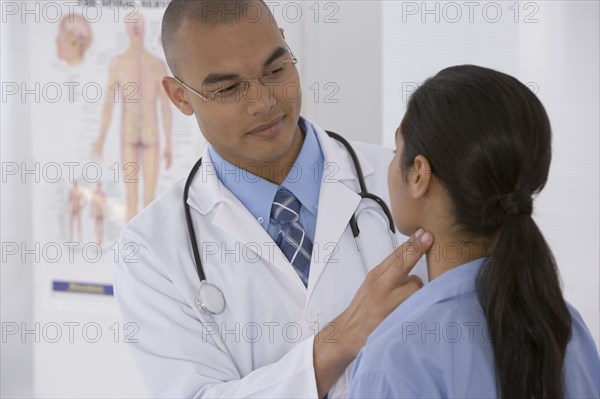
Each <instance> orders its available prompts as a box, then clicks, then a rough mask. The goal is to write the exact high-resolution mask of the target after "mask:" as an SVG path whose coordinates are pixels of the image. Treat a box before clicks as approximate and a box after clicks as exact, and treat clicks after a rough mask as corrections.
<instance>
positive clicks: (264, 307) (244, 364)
mask: <svg viewBox="0 0 600 399" xmlns="http://www.w3.org/2000/svg"><path fill="white" fill-rule="evenodd" d="M313 126H314V124H313ZM314 127H315V131H316V133H317V137H318V140H319V142H320V145H321V148H322V151H323V155H324V158H325V170H324V174H323V181H322V183H321V190H320V197H319V205H318V209H319V210H318V215H317V225H316V234H315V239H314V244H313V258H312V262H311V267H310V276H309V283H308V289H307V288H305V287H304V285H303V284H302V282H301V280H300V278H299V277H298V275H297V274H296V272H295V271H294V270H293V268H292V267H291V265H290V263H289V262H288V261H287V260H286V258H285V256H284V255H283V253H282V252H281V251H280V250H279V248H278V247H277V245H276V244H275V243H274V242H273V240H272V239H271V237H270V236H269V234H268V233H267V231H265V230H264V229H263V227H262V226H261V225H260V224H259V223H258V222H257V221H256V220H255V219H254V217H253V216H252V214H251V213H250V212H249V211H248V210H247V209H246V208H245V207H244V206H243V205H242V204H241V202H240V201H239V200H238V199H237V198H236V197H235V196H234V195H233V194H232V193H231V192H230V191H229V190H228V189H227V188H225V186H223V184H221V182H220V181H219V179H218V178H217V176H216V174H215V173H214V169H213V167H212V164H211V163H210V156H209V155H208V152H207V151H205V152H204V156H203V166H202V168H201V169H200V170H199V171H198V173H197V175H196V178H195V180H194V182H193V183H192V186H191V187H190V192H189V199H188V204H189V205H190V207H191V215H192V219H193V223H194V227H195V231H196V238H197V240H198V243H199V247H200V252H201V254H202V255H201V258H202V261H203V264H204V270H205V273H206V276H207V280H208V282H210V283H212V284H215V285H217V286H218V287H219V288H220V289H221V290H222V291H223V294H224V296H225V299H226V301H227V306H226V309H225V311H224V312H223V313H222V314H220V315H217V316H212V317H211V316H207V315H204V314H201V313H200V312H199V311H198V309H197V308H196V306H195V304H194V300H195V298H196V295H197V294H198V288H199V286H200V284H199V279H198V275H197V272H196V267H195V266H194V262H193V256H192V248H191V244H190V240H189V237H188V230H187V227H186V224H185V218H184V208H183V205H182V193H183V185H184V181H180V182H178V183H177V184H175V185H174V186H173V187H172V188H170V189H169V190H168V191H167V192H166V193H164V194H163V195H161V196H160V197H159V198H157V199H156V200H155V201H154V202H153V203H152V204H151V205H150V206H148V207H147V208H146V209H145V210H143V211H142V212H141V213H140V214H139V215H138V216H137V217H136V218H134V219H133V220H132V221H131V222H130V223H129V224H128V225H127V227H126V228H125V229H124V231H123V233H122V235H121V239H120V248H121V249H123V248H125V246H126V245H127V244H128V243H134V244H133V246H131V244H130V246H129V247H128V250H122V251H121V256H120V258H121V259H120V261H119V262H118V264H117V265H116V272H115V281H114V284H115V296H116V299H117V302H118V306H119V308H120V311H121V319H122V322H123V323H128V322H133V323H136V325H137V327H139V330H138V332H137V334H136V335H135V339H137V340H138V341H139V342H138V343H130V344H128V345H129V347H130V349H131V350H132V352H133V355H134V358H135V360H136V362H137V364H138V366H139V369H140V370H141V373H142V376H143V378H144V381H145V383H146V386H147V388H148V391H149V394H150V396H152V397H172V398H175V397H228V398H231V397H263V398H264V397H277V398H286V397H302V398H316V397H317V387H316V380H315V373H314V368H313V341H314V335H315V334H316V333H317V332H318V331H319V330H320V329H321V328H323V327H324V326H325V325H326V323H328V322H329V321H331V320H332V319H333V318H335V317H336V316H337V315H338V314H340V313H341V312H342V311H343V310H344V309H346V307H347V306H348V305H349V304H350V302H351V300H352V298H353V297H354V294H355V293H356V291H357V289H358V287H359V286H360V284H361V283H362V281H363V279H364V277H365V271H364V269H363V266H362V263H361V260H360V256H359V254H358V252H357V249H356V245H355V241H354V238H353V236H352V233H351V230H350V228H349V225H348V221H349V220H350V217H351V216H352V214H353V213H354V212H356V213H357V217H358V223H359V227H360V231H361V238H362V241H363V245H364V247H365V249H366V253H367V259H368V260H369V266H370V267H371V268H372V267H374V266H376V265H377V264H378V263H379V262H380V261H381V260H382V259H383V258H384V257H385V256H387V254H389V253H390V252H391V249H392V246H391V240H390V238H389V233H388V229H387V228H386V221H385V219H383V217H382V214H381V212H380V211H379V208H378V207H377V206H376V204H375V203H374V202H372V201H370V200H362V201H361V200H360V197H359V196H358V194H357V192H358V181H357V179H356V174H355V170H354V166H353V164H352V162H351V159H350V156H349V155H348V153H347V152H346V150H345V149H344V148H343V147H342V145H341V144H340V143H338V142H337V141H335V140H334V139H331V138H329V137H328V136H327V134H326V133H325V132H324V131H323V130H321V129H320V128H318V127H317V126H314ZM353 146H354V148H355V150H356V152H357V154H358V157H359V159H360V163H361V165H362V169H363V172H364V175H365V179H366V184H367V188H368V189H369V191H371V192H373V193H375V194H377V195H379V196H381V197H382V198H383V199H384V200H385V201H386V202H388V204H389V199H388V198H389V197H388V191H387V183H386V182H387V167H388V165H389V162H390V160H391V158H392V156H393V155H392V151H391V150H390V149H388V148H384V147H380V146H375V145H369V144H360V143H353ZM302 173H313V171H302ZM361 210H364V211H361ZM373 210H376V211H375V213H373ZM132 248H134V249H132ZM134 252H135V253H134ZM127 258H129V261H127ZM135 261H137V262H135ZM130 331H132V330H131V329H130ZM330 331H331V334H330V336H328V338H329V339H331V340H335V339H336V338H335V330H334V329H331V330H330ZM348 371H349V370H347V373H346V374H345V375H343V376H342V378H340V380H339V381H338V383H337V384H336V386H334V388H333V389H332V390H331V391H330V397H343V396H346V390H347V375H348Z"/></svg>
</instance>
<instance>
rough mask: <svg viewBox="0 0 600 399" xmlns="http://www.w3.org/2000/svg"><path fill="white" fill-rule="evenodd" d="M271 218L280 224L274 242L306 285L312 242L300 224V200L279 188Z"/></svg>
mask: <svg viewBox="0 0 600 399" xmlns="http://www.w3.org/2000/svg"><path fill="white" fill-rule="evenodd" d="M271 218H272V219H274V220H276V221H277V222H279V223H280V224H281V230H280V231H279V234H277V238H276V239H275V242H276V243H277V245H278V246H279V248H281V251H282V252H283V254H284V255H285V257H286V258H287V259H288V260H289V261H290V263H291V264H292V266H293V267H294V269H295V270H296V273H298V276H300V279H301V280H302V282H303V283H304V286H305V287H306V286H308V273H309V271H310V258H311V255H312V247H313V243H312V241H311V240H310V238H309V237H308V234H306V231H305V230H304V228H302V226H301V225H300V221H299V219H300V201H298V198H296V197H295V196H294V194H292V193H291V192H289V191H288V190H286V189H285V188H280V189H279V191H277V194H275V200H274V201H273V207H272V208H271Z"/></svg>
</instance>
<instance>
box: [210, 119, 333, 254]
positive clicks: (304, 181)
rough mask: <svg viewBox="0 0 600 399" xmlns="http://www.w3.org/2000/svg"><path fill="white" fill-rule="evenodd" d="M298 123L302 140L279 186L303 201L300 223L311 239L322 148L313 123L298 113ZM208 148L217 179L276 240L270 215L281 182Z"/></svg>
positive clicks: (276, 227)
mask: <svg viewBox="0 0 600 399" xmlns="http://www.w3.org/2000/svg"><path fill="white" fill-rule="evenodd" d="M298 125H299V126H300V130H302V132H303V133H304V143H303V144H302V148H301V150H300V153H299V154H298V158H297V159H296V161H295V162H294V165H293V166H292V167H291V168H290V172H289V173H288V175H287V177H286V178H285V180H284V181H283V183H282V184H281V186H282V187H285V188H286V189H288V190H289V191H290V192H291V193H292V194H294V196H296V198H298V200H299V201H300V203H301V204H302V206H301V208H300V224H301V225H302V227H303V228H304V230H305V231H306V234H308V236H309V237H310V239H311V241H313V242H314V239H315V230H316V226H317V205H318V203H319V192H320V190H321V179H322V177H323V163H324V161H323V151H321V146H320V144H319V140H318V138H317V135H316V133H315V131H314V127H313V126H312V125H311V124H310V123H309V122H308V121H307V120H306V119H304V118H302V117H300V119H299V121H298ZM208 151H209V154H210V158H211V160H212V162H213V164H214V166H215V171H216V174H217V177H218V178H219V180H220V181H221V182H222V183H223V185H224V186H225V187H227V189H228V190H229V191H231V192H232V193H233V195H235V196H236V197H237V198H238V199H239V200H240V201H241V202H242V204H244V206H245V207H246V208H247V209H248V210H249V211H250V213H251V214H252V215H253V216H254V218H255V219H256V220H257V221H258V223H260V224H261V225H262V226H263V228H264V229H265V230H267V232H268V233H269V235H270V236H271V237H272V238H273V240H275V239H276V237H277V234H279V230H280V229H281V225H280V224H279V223H278V222H277V221H275V220H272V219H271V207H272V206H273V199H275V194H276V193H277V190H278V189H279V187H280V186H278V185H276V184H274V183H271V182H270V181H268V180H265V179H263V178H262V177H259V176H257V175H255V174H253V173H250V172H249V171H246V170H242V169H241V168H239V167H238V166H236V165H234V164H232V163H231V162H228V161H226V160H225V159H223V158H222V157H221V156H220V155H219V154H218V153H217V152H216V151H215V150H214V148H213V147H212V146H210V145H209V147H208Z"/></svg>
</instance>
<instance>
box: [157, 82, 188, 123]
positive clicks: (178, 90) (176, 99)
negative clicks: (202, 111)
mask: <svg viewBox="0 0 600 399" xmlns="http://www.w3.org/2000/svg"><path fill="white" fill-rule="evenodd" d="M162 86H163V89H164V90H165V93H167V97H169V99H170V100H171V102H172V103H173V104H174V105H175V106H176V107H177V108H179V110H180V111H181V112H183V113H184V114H185V115H187V116H190V115H192V114H193V113H194V110H193V108H192V105H191V104H190V102H189V101H188V98H187V94H186V93H185V91H184V89H183V86H182V85H181V83H179V82H178V81H176V80H175V79H174V78H172V77H170V76H165V77H164V78H163V79H162Z"/></svg>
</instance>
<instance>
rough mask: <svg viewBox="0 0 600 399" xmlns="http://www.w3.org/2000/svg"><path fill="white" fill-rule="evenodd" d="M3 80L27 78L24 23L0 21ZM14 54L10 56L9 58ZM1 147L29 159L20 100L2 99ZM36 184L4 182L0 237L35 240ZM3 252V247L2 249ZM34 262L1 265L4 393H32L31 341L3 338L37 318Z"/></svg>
mask: <svg viewBox="0 0 600 399" xmlns="http://www.w3.org/2000/svg"><path fill="white" fill-rule="evenodd" d="M0 29H1V31H0V32H1V34H0V36H1V38H2V42H1V44H0V46H1V47H0V48H1V52H2V56H1V57H0V62H1V65H0V81H1V82H10V81H22V80H23V79H26V78H27V77H26V74H27V71H26V68H25V69H24V68H23V67H22V66H26V65H28V59H27V54H28V53H27V52H26V51H21V52H20V51H18V48H19V46H20V44H21V43H23V42H25V43H26V42H27V41H28V37H27V29H25V26H23V25H22V24H5V23H2V24H1V25H0ZM7 54H11V55H12V57H9V56H6V55H7ZM0 123H1V128H0V151H1V160H2V163H5V162H23V161H25V162H28V161H31V152H30V148H31V142H30V136H29V123H28V119H27V108H26V106H25V104H22V103H12V104H6V103H4V102H1V103H0ZM31 192H32V187H31V186H29V185H26V184H21V183H20V182H18V181H14V180H13V181H12V182H11V183H8V184H5V183H0V220H1V226H0V236H1V238H0V241H2V243H5V242H21V241H29V240H31V226H32V221H31V212H30V209H31V202H32V201H31ZM2 252H4V250H2ZM32 286H33V265H32V264H31V263H30V262H27V263H21V262H15V261H11V262H4V261H2V266H1V267H0V321H1V323H2V340H1V341H0V354H1V356H0V371H1V374H0V396H1V397H3V398H4V397H31V396H32V395H33V390H32V381H33V349H34V348H33V344H32V343H31V342H27V341H25V342H22V341H21V340H8V339H7V340H5V339H4V338H5V331H6V330H5V326H7V325H8V324H7V323H11V324H10V325H11V326H14V324H12V323H17V324H19V325H20V323H27V324H31V321H32V319H33V295H32V292H33V289H32Z"/></svg>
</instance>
